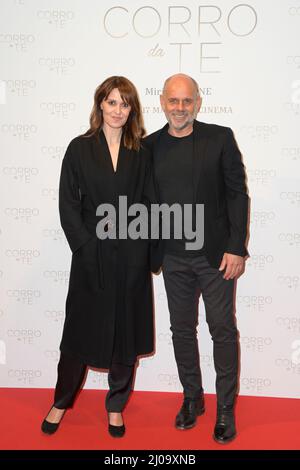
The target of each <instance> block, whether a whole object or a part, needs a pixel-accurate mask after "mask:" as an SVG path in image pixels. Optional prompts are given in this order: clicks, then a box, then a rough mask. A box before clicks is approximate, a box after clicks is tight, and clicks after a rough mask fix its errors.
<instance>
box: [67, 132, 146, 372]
mask: <svg viewBox="0 0 300 470" xmlns="http://www.w3.org/2000/svg"><path fill="white" fill-rule="evenodd" d="M150 172H151V170H150V158H149V155H148V153H147V151H146V150H144V149H141V150H140V151H139V152H136V151H132V150H128V149H126V148H125V147H124V145H123V143H122V142H121V146H120V151H119V157H118V165H117V170H116V172H114V169H113V165H112V161H111V156H110V153H109V149H108V145H107V142H106V139H105V136H104V133H103V131H100V132H99V134H98V135H97V136H94V137H76V138H75V139H74V140H72V141H71V143H70V144H69V146H68V149H67V151H66V154H65V157H64V159H63V163H62V170H61V177H60V188H59V210H60V218H61V225H62V227H63V230H64V232H65V235H66V237H67V240H68V242H69V245H70V248H71V250H72V253H73V255H72V265H71V272H70V282H69V291H68V296H67V301H66V319H65V324H64V330H63V337H62V341H61V346H60V348H61V351H62V352H64V353H65V354H68V355H69V356H71V357H74V358H77V359H79V360H80V361H81V362H82V363H85V364H87V365H91V366H94V367H101V368H109V367H110V365H111V361H112V357H114V361H119V362H122V363H124V364H132V363H133V362H134V361H135V359H136V356H137V355H141V354H148V353H151V352H152V351H153V317H152V280H151V273H150V267H149V242H148V240H140V239H139V240H130V239H127V240H111V239H106V240H99V239H98V238H97V236H96V225H97V223H98V222H99V220H100V218H99V217H96V209H97V207H98V205H99V204H102V203H111V204H113V205H115V204H116V202H117V201H118V196H120V195H126V196H127V203H128V206H129V205H130V204H133V203H139V202H146V201H145V200H144V197H145V187H146V185H147V184H148V181H149V177H150Z"/></svg>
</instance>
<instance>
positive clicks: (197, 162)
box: [193, 121, 208, 203]
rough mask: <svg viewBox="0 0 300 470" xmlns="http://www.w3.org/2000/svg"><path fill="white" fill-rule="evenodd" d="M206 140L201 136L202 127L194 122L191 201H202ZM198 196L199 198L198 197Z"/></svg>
mask: <svg viewBox="0 0 300 470" xmlns="http://www.w3.org/2000/svg"><path fill="white" fill-rule="evenodd" d="M207 142H208V139H207V137H206V136H205V135H203V134H202V126H201V123H200V122H198V121H195V122H194V138H193V200H194V203H196V202H197V201H198V200H199V199H200V201H201V202H202V201H204V194H205V191H204V186H205V167H204V163H205V158H206V148H207ZM199 195H200V197H199Z"/></svg>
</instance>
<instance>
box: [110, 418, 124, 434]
mask: <svg viewBox="0 0 300 470" xmlns="http://www.w3.org/2000/svg"><path fill="white" fill-rule="evenodd" d="M125 431H126V428H125V425H124V424H122V425H121V426H115V425H114V424H109V414H108V432H109V434H110V435H111V436H112V437H123V436H124V434H125Z"/></svg>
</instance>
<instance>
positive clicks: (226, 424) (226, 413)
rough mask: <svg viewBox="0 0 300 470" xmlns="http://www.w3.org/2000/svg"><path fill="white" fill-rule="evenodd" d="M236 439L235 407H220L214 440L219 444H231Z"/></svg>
mask: <svg viewBox="0 0 300 470" xmlns="http://www.w3.org/2000/svg"><path fill="white" fill-rule="evenodd" d="M235 437H236V428H235V419H234V410H233V406H232V405H230V406H228V405H227V406H226V405H224V406H219V407H218V409H217V421H216V425H215V429H214V434H213V438H214V440H215V441H216V442H217V443H218V444H229V442H231V441H233V439H235Z"/></svg>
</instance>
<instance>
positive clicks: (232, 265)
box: [219, 253, 245, 281]
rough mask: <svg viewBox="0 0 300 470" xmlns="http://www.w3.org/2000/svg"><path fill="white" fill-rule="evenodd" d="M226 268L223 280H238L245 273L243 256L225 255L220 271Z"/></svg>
mask: <svg viewBox="0 0 300 470" xmlns="http://www.w3.org/2000/svg"><path fill="white" fill-rule="evenodd" d="M225 268H226V270H225V273H224V275H223V278H224V279H226V281H228V280H229V279H234V278H238V277H239V276H240V275H241V274H242V273H243V272H244V269H245V259H244V258H243V257H242V256H238V255H232V254H231V253H224V256H223V259H222V262H221V264H220V267H219V271H223V270H224V269H225Z"/></svg>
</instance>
